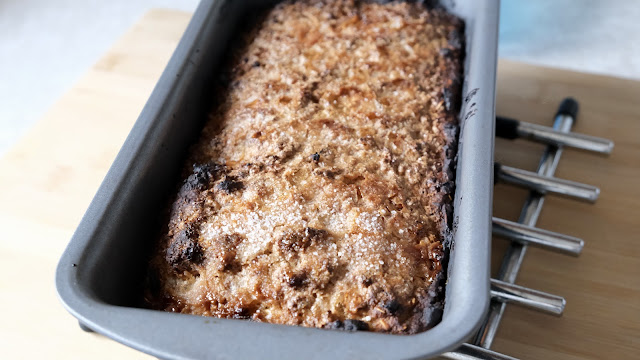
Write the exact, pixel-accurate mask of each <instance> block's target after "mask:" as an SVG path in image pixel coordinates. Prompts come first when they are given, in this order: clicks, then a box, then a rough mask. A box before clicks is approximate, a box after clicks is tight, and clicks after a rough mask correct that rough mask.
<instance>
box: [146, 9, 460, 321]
mask: <svg viewBox="0 0 640 360" xmlns="http://www.w3.org/2000/svg"><path fill="white" fill-rule="evenodd" d="M462 31H463V24H462V22H461V21H460V20H459V19H457V18H455V17H454V16H452V15H450V14H447V13H446V12H444V11H442V10H438V9H426V8H425V7H424V6H422V5H419V4H414V3H413V4H412V3H406V2H393V3H388V4H384V5H383V4H378V3H372V2H364V1H363V2H359V1H349V0H336V1H319V0H318V1H312V0H303V1H298V2H285V3H281V4H279V5H277V6H276V7H275V8H274V9H272V10H271V11H269V12H267V13H266V14H265V15H264V16H263V17H262V18H261V20H260V21H259V22H258V24H257V26H255V27H253V30H252V31H251V32H249V33H246V34H245V38H244V40H245V42H246V45H245V46H242V47H240V48H239V49H236V51H235V52H234V53H233V56H232V60H231V61H230V65H229V66H228V67H227V68H226V72H225V73H224V74H223V75H224V76H223V84H222V88H221V89H220V91H216V92H215V93H216V94H217V95H218V96H219V97H220V99H219V100H218V101H217V102H216V105H215V106H214V107H213V111H212V112H211V114H210V119H209V120H208V122H207V124H206V125H205V128H204V130H203V132H202V135H201V137H200V140H199V141H198V142H197V144H196V145H194V147H193V148H192V150H191V153H190V157H189V159H188V161H187V163H188V166H187V168H186V170H185V173H184V178H183V179H184V180H183V183H182V186H181V188H180V190H179V192H178V194H177V197H176V198H174V199H175V201H174V202H173V204H172V207H171V213H170V219H169V221H168V226H167V227H166V229H165V231H164V233H163V235H162V237H161V239H160V241H159V243H158V246H157V249H156V250H155V252H154V255H153V258H152V261H151V266H150V272H149V277H148V286H147V292H146V301H147V302H148V304H149V305H150V306H151V307H153V308H157V309H163V310H166V311H174V312H182V313H191V314H201V315H209V316H217V317H232V318H245V319H253V320H256V321H266V322H273V323H281V324H296V325H304V326H315V327H326V328H342V329H350V330H365V329H368V330H372V331H382V332H391V333H416V332H419V331H423V330H425V329H427V328H429V327H430V326H432V325H433V324H435V323H437V322H438V321H439V319H440V314H441V310H442V305H443V304H442V301H443V282H444V270H443V266H444V265H445V264H444V259H443V257H444V255H445V250H444V249H443V243H444V242H445V241H446V240H447V238H448V236H449V235H448V234H449V226H448V219H447V218H448V217H449V216H450V210H451V205H450V204H451V198H452V196H453V186H452V184H453V182H452V180H453V175H452V173H451V171H450V167H451V166H450V163H451V161H452V157H453V155H454V153H455V133H456V129H457V126H456V124H457V107H458V105H457V104H456V103H457V101H458V100H459V98H460V80H461V66H462V63H461V60H462V49H461V46H462V44H461V39H462Z"/></svg>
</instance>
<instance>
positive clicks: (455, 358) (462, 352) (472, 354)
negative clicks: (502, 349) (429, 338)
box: [440, 344, 518, 360]
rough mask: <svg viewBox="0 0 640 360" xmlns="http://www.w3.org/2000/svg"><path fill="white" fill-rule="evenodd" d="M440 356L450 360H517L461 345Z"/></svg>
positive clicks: (487, 350)
mask: <svg viewBox="0 0 640 360" xmlns="http://www.w3.org/2000/svg"><path fill="white" fill-rule="evenodd" d="M440 356H441V357H442V358H445V359H452V360H518V359H516V358H514V357H511V356H508V355H504V354H500V353H498V352H495V351H491V350H489V349H485V348H482V347H480V346H475V345H471V344H462V345H460V347H459V348H457V349H456V351H451V352H447V353H444V354H442V355H440Z"/></svg>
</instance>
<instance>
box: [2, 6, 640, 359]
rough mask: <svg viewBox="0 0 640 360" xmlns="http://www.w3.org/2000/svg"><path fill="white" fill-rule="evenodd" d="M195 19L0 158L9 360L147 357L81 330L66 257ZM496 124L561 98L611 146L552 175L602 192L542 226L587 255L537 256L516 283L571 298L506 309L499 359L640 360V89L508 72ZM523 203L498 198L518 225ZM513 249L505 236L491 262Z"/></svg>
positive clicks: (101, 75) (536, 152)
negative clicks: (65, 303)
mask: <svg viewBox="0 0 640 360" xmlns="http://www.w3.org/2000/svg"><path fill="white" fill-rule="evenodd" d="M189 18H190V14H187V13H182V12H176V11H170V10H153V11H151V12H149V13H148V14H146V15H145V16H144V17H143V18H142V19H141V21H140V22H139V23H138V24H136V25H135V26H134V27H133V28H132V29H131V30H130V31H129V32H128V33H127V34H126V35H124V37H123V38H122V39H120V40H119V41H118V42H117V43H116V44H115V45H114V46H113V48H112V49H111V50H109V51H108V52H107V54H105V55H104V57H103V58H102V59H101V60H100V61H99V62H98V63H97V64H96V65H95V66H94V67H93V68H92V69H91V70H90V71H89V72H88V73H87V74H86V76H84V77H83V78H82V79H81V80H80V81H79V82H78V83H77V84H76V85H75V86H74V87H73V88H72V89H71V90H70V91H69V92H68V93H67V94H66V95H64V96H63V97H62V98H61V99H60V101H59V102H58V103H57V104H55V105H54V106H53V107H52V108H51V109H50V110H49V111H48V112H47V114H46V115H45V116H44V118H43V119H42V120H41V121H40V122H39V123H38V124H37V125H36V126H34V127H33V129H32V130H31V131H30V132H29V133H28V134H27V135H26V136H25V137H24V138H23V139H22V140H21V141H20V142H19V143H18V144H17V145H16V146H15V147H14V148H13V149H12V150H10V151H9V152H8V153H7V154H6V155H5V156H4V157H2V158H1V159H0V228H1V229H2V236H0V273H2V275H3V276H1V277H0V309H2V325H0V348H2V349H3V355H2V357H3V358H4V357H5V356H6V358H54V359H57V358H60V359H69V358H83V359H84V358H93V359H114V358H118V359H134V358H148V356H146V355H144V354H142V353H139V352H137V351H134V350H131V349H129V348H127V347H125V346H122V345H120V344H118V343H116V342H114V341H111V340H108V339H106V338H104V337H101V336H98V335H95V334H89V333H84V332H82V331H81V330H80V329H79V328H78V326H77V323H76V321H75V320H74V318H73V317H72V316H71V315H69V314H68V313H67V312H66V311H65V310H64V309H63V308H62V305H61V304H60V302H59V301H58V299H57V298H56V294H55V288H54V271H55V266H56V263H57V260H58V258H59V256H60V255H61V253H62V251H63V250H64V247H65V246H66V244H67V242H68V240H69V238H70V237H71V235H72V232H73V230H74V228H75V227H76V225H77V224H78V222H79V221H80V218H81V216H82V214H83V212H84V211H85V209H86V208H87V206H88V204H89V202H90V200H91V198H92V197H93V195H94V193H95V191H96V190H97V188H98V186H99V184H100V181H101V180H102V178H103V176H104V175H105V173H106V171H107V169H108V167H109V165H110V164H111V162H112V161H113V159H114V157H115V155H116V153H117V151H118V150H119V148H120V146H121V145H122V143H123V141H124V139H125V137H126V136H127V134H128V132H129V130H130V128H131V127H132V125H133V123H134V121H135V120H136V118H137V116H138V114H139V112H140V110H141V109H142V107H143V105H144V103H145V101H146V99H147V97H148V96H149V94H150V93H151V90H152V88H153V86H154V85H155V82H156V81H157V79H158V77H159V76H160V73H161V72H162V70H163V68H164V66H165V65H166V63H167V61H168V59H169V57H170V55H171V53H172V51H173V49H174V48H175V46H176V45H177V43H178V41H179V39H180V36H181V34H182V32H183V31H184V29H185V27H186V25H187V23H188V21H189ZM498 69H499V76H498V94H497V104H498V105H497V108H498V113H499V114H501V115H505V116H511V117H517V118H519V119H521V120H524V121H529V122H535V123H541V124H550V123H551V121H552V118H553V114H554V113H555V110H556V107H557V105H558V104H559V102H560V101H561V99H562V98H563V97H565V96H568V95H571V96H574V97H575V98H576V99H578V100H579V101H580V104H581V111H580V115H579V119H578V123H577V125H576V127H575V131H578V132H582V133H586V134H591V135H598V136H602V137H607V138H610V139H613V140H614V141H615V142H616V148H615V150H614V153H613V155H612V156H610V157H608V158H605V157H599V156H595V155H591V154H585V153H579V152H574V151H566V152H565V155H563V159H562V160H561V163H560V167H559V169H558V172H557V176H558V177H561V178H565V179H570V180H575V181H581V182H586V183H589V184H593V185H597V186H600V188H601V190H602V194H601V196H600V199H599V200H598V202H597V203H596V204H595V205H587V204H582V203H577V202H573V201H570V200H565V199H557V198H550V199H549V201H548V202H547V205H546V206H545V209H544V210H543V212H542V216H541V218H540V222H539V226H540V227H542V228H545V229H549V230H553V231H559V232H565V233H567V234H570V235H574V236H578V237H582V238H584V239H585V241H586V247H585V249H584V252H583V254H582V255H581V256H580V257H579V258H569V257H565V256H561V255H557V254H552V253H548V252H544V251H541V250H538V249H531V250H530V251H529V253H528V255H527V258H526V260H525V263H524V266H523V268H522V272H521V275H520V278H519V279H518V283H520V284H521V285H524V286H529V287H532V288H536V289H539V290H543V291H547V292H551V293H554V294H558V295H562V296H564V297H566V299H567V308H566V312H565V314H564V316H563V317H561V318H554V317H550V316H547V315H543V314H540V313H535V312H532V311H529V310H525V309H519V308H517V307H515V306H510V307H508V309H507V311H506V315H505V318H504V321H503V323H502V326H501V328H500V332H499V334H498V337H497V339H496V341H495V345H494V349H495V350H498V351H501V352H504V353H506V354H509V355H512V356H516V357H520V358H523V359H585V358H586V359H604V358H608V359H609V358H610V359H631V358H638V357H639V356H640V245H639V244H640V236H639V234H640V83H638V82H633V81H629V80H622V79H616V78H610V77H603V76H595V75H586V74H581V73H574V72H567V71H562V70H555V69H547V68H541V67H533V66H529V65H523V64H518V63H513V62H508V61H501V62H500V64H499V66H498ZM541 150H542V147H541V146H539V145H532V144H528V143H525V142H522V141H517V142H513V143H510V142H508V141H503V140H498V141H497V150H496V159H497V160H499V161H500V162H502V163H504V164H507V165H515V166H521V167H524V168H529V169H532V170H533V169H535V166H536V164H537V159H538V158H539V156H540V152H541ZM525 195H526V193H525V192H524V191H522V190H516V189H513V188H509V187H506V186H503V185H498V186H497V187H496V196H495V213H496V215H497V216H501V217H504V218H508V219H515V218H516V216H517V214H518V213H519V209H520V207H521V205H522V202H523V201H524V197H525ZM505 245H506V243H505V242H504V241H503V240H499V239H496V240H495V244H494V260H495V261H494V263H497V261H498V260H499V259H500V255H501V252H502V251H503V250H504V248H505Z"/></svg>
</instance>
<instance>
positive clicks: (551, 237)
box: [493, 217, 584, 256]
mask: <svg viewBox="0 0 640 360" xmlns="http://www.w3.org/2000/svg"><path fill="white" fill-rule="evenodd" d="M493 235H496V236H499V237H502V238H505V239H508V240H511V241H517V242H519V243H521V244H527V245H533V246H536V247H541V248H545V249H548V250H551V251H555V252H559V253H563V254H567V255H572V256H578V255H579V254H580V252H581V251H582V248H583V246H584V241H583V240H582V239H578V238H576V237H573V236H569V235H564V234H560V233H555V232H551V231H547V230H543V229H538V228H535V227H531V226H527V225H523V224H519V223H517V222H513V221H509V220H504V219H500V218H496V217H494V218H493Z"/></svg>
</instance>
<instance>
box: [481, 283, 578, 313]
mask: <svg viewBox="0 0 640 360" xmlns="http://www.w3.org/2000/svg"><path fill="white" fill-rule="evenodd" d="M491 299H492V300H496V301H500V302H503V303H510V304H516V305H520V306H523V307H526V308H529V309H533V310H537V311H540V312H544V313H547V314H551V315H555V316H560V315H562V312H563V311H564V307H565V305H566V304H567V302H566V300H565V299H564V298H563V297H561V296H557V295H553V294H549V293H545V292H542V291H538V290H534V289H529V288H526V287H524V286H520V285H516V284H511V283H508V282H504V281H500V280H496V279H491Z"/></svg>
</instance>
